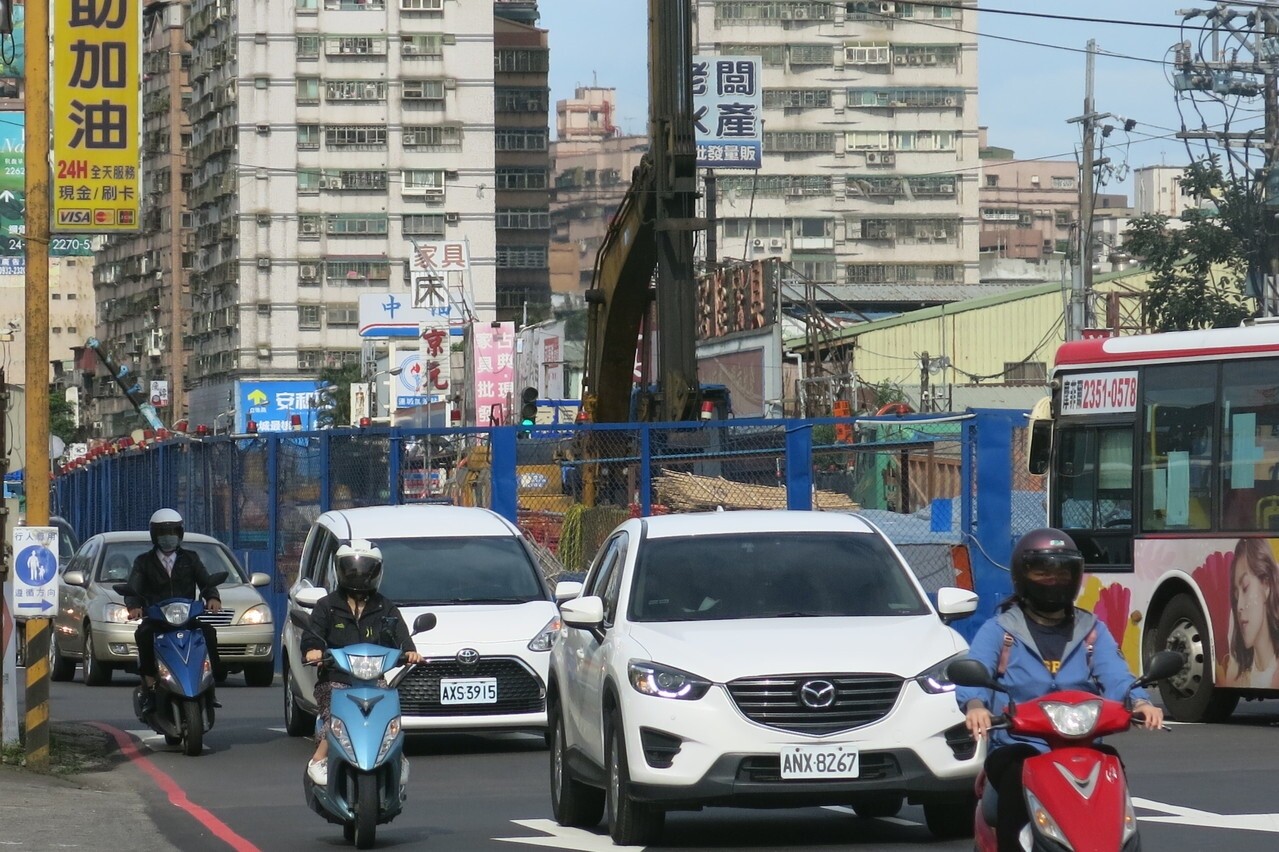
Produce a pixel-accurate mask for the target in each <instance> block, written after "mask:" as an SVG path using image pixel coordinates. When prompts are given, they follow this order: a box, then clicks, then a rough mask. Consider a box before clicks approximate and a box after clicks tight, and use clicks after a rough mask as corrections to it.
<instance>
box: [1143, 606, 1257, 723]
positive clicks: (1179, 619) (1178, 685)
mask: <svg viewBox="0 0 1279 852" xmlns="http://www.w3.org/2000/svg"><path fill="white" fill-rule="evenodd" d="M1156 631H1157V632H1156V638H1155V647H1156V648H1158V649H1161V650H1162V649H1167V650H1169V651H1177V652H1179V653H1181V654H1184V655H1185V657H1186V667H1185V668H1183V669H1182V670H1181V671H1180V672H1178V673H1177V674H1175V675H1173V676H1172V677H1170V678H1168V679H1167V680H1165V681H1162V682H1160V684H1159V694H1160V696H1161V697H1162V698H1163V702H1164V706H1165V707H1167V708H1168V712H1169V714H1170V715H1171V716H1172V717H1173V718H1174V719H1176V720H1177V721H1178V722H1223V721H1225V720H1226V719H1228V718H1230V714H1231V713H1233V712H1234V709H1235V705H1236V704H1238V703H1239V694H1238V693H1237V692H1234V691H1232V690H1228V689H1218V688H1217V687H1215V686H1214V685H1213V682H1212V679H1213V660H1212V651H1211V641H1210V634H1209V632H1208V619H1207V618H1205V617H1204V614H1203V612H1202V611H1201V610H1200V609H1199V604H1198V602H1196V601H1195V599H1194V598H1192V597H1190V596H1189V595H1178V596H1177V597H1175V598H1173V599H1172V600H1171V601H1169V602H1168V606H1167V607H1165V608H1164V611H1163V613H1162V614H1161V615H1160V616H1159V626H1158V628H1156Z"/></svg>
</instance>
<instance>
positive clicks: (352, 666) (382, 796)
mask: <svg viewBox="0 0 1279 852" xmlns="http://www.w3.org/2000/svg"><path fill="white" fill-rule="evenodd" d="M435 623H436V617H435V614H434V613H425V614H423V615H419V616H418V617H417V620H416V621H414V622H413V633H414V634H415V635H416V634H418V633H425V632H426V631H428V630H430V629H431V628H433V627H435ZM404 658H405V654H404V652H403V651H401V650H400V649H398V648H388V647H385V646H383V645H372V644H367V643H364V644H359V645H348V646H347V647H345V648H330V649H329V650H327V651H325V652H324V657H323V658H322V659H321V660H320V665H322V666H323V665H332V666H336V667H337V668H339V669H341V670H342V671H344V672H346V673H347V674H349V675H351V676H352V677H353V678H354V679H355V680H356V681H357V683H356V684H355V685H353V686H351V687H350V688H347V689H335V690H333V696H332V700H331V704H330V707H329V719H330V723H329V730H328V733H327V734H326V736H327V737H328V741H329V757H328V761H329V762H328V766H329V778H328V784H327V785H325V786H323V787H321V786H319V785H317V784H316V783H315V782H314V781H312V780H311V776H310V775H309V774H307V773H306V772H305V771H304V772H303V773H302V786H303V789H304V790H305V793H306V801H307V804H308V805H309V806H310V807H311V809H312V810H314V811H315V812H316V813H318V814H319V815H320V816H322V817H324V818H325V819H326V820H328V821H329V822H332V823H337V824H339V825H341V826H342V836H343V837H344V838H346V840H347V841H348V842H354V843H355V848H356V849H368V848H369V847H371V846H372V845H373V843H374V840H375V839H376V836H377V827H378V826H379V825H382V824H384V823H388V822H390V821H391V820H393V819H395V817H397V816H399V814H400V811H402V810H403V809H404V801H405V799H406V798H407V795H408V790H407V782H408V761H407V760H406V759H405V757H404V732H403V731H402V730H400V694H399V692H397V691H396V687H398V686H399V683H400V681H402V680H403V679H404V677H405V676H406V675H407V674H408V673H409V672H410V671H412V670H413V668H414V666H412V665H406V666H404V667H403V668H402V669H400V671H398V672H396V674H395V675H394V676H393V677H391V678H389V679H388V680H387V681H386V686H385V687H383V686H379V685H378V681H379V680H381V679H382V678H383V677H384V676H385V675H386V674H387V673H388V672H390V671H392V670H394V669H395V668H396V667H398V666H399V665H400V664H401V663H402V662H403V661H404Z"/></svg>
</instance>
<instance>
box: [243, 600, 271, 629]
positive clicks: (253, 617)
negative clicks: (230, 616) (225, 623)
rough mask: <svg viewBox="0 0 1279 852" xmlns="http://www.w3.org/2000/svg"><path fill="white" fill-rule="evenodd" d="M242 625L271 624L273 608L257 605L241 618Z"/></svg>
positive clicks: (246, 611)
mask: <svg viewBox="0 0 1279 852" xmlns="http://www.w3.org/2000/svg"><path fill="white" fill-rule="evenodd" d="M240 623H241V624H270V623H271V608H270V607H268V606H267V605H266V604H257V605H255V606H251V607H249V608H248V609H246V610H245V611H244V615H242V616H240Z"/></svg>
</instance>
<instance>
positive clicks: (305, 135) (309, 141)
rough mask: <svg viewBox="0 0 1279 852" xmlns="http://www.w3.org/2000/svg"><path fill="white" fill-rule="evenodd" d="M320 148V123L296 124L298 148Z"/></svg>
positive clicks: (313, 149) (310, 149) (311, 149)
mask: <svg viewBox="0 0 1279 852" xmlns="http://www.w3.org/2000/svg"><path fill="white" fill-rule="evenodd" d="M319 148H320V125H318V124H299V125H298V150H299V151H318V150H319Z"/></svg>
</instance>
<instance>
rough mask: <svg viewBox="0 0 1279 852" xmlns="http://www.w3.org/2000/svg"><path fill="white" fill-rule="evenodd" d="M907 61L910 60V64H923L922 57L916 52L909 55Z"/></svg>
mask: <svg viewBox="0 0 1279 852" xmlns="http://www.w3.org/2000/svg"><path fill="white" fill-rule="evenodd" d="M907 61H908V62H910V64H911V65H923V64H924V57H922V56H920V55H918V54H916V55H914V56H911V57H909V59H908V60H907Z"/></svg>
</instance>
